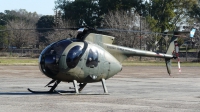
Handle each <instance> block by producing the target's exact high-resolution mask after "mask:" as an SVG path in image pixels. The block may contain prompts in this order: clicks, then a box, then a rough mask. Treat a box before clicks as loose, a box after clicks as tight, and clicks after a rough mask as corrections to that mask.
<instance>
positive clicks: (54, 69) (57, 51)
mask: <svg viewBox="0 0 200 112" xmlns="http://www.w3.org/2000/svg"><path fill="white" fill-rule="evenodd" d="M179 33H180V32H174V35H173V37H172V39H171V41H170V45H169V48H168V50H167V52H166V54H163V53H157V52H151V51H145V50H138V49H133V48H128V47H123V46H117V45H113V41H114V39H115V37H113V36H109V35H105V34H101V33H99V32H97V31H96V30H95V29H91V28H79V29H78V35H77V37H76V38H73V39H64V40H60V41H57V42H54V43H52V44H50V45H48V46H47V47H46V48H45V49H44V50H43V51H42V52H41V54H40V57H39V68H40V70H41V72H42V73H43V74H44V75H46V76H47V77H49V78H51V79H52V80H51V81H50V82H49V83H48V84H47V85H46V86H48V87H51V88H50V90H49V91H46V92H47V93H54V92H55V91H56V90H55V88H56V87H57V86H58V84H59V83H60V82H61V81H63V82H73V85H74V88H73V89H74V93H75V94H80V92H81V91H82V89H83V88H84V87H85V86H86V85H87V83H94V82H102V86H103V90H104V94H108V90H107V87H106V84H105V80H107V79H109V78H111V77H113V76H114V75H115V74H117V73H118V72H120V71H122V64H121V62H123V61H124V60H125V59H126V58H127V57H129V56H146V57H157V58H164V59H165V62H166V67H167V72H168V73H169V75H170V74H171V61H170V60H171V59H173V58H179V56H178V44H177V37H178V35H179ZM179 68H180V63H179ZM53 83H54V84H53ZM78 83H79V88H78V85H77V84H78ZM51 84H53V86H50V85H51ZM28 90H29V91H30V92H32V93H40V92H41V91H33V90H31V89H29V88H28ZM58 93H60V94H64V93H61V92H58Z"/></svg>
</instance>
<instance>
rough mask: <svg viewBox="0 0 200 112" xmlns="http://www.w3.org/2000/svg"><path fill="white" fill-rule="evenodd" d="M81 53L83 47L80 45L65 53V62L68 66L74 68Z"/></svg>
mask: <svg viewBox="0 0 200 112" xmlns="http://www.w3.org/2000/svg"><path fill="white" fill-rule="evenodd" d="M82 55H83V48H82V47H81V46H74V47H73V48H71V49H70V50H69V52H68V54H67V59H66V63H67V66H68V67H69V68H74V67H76V65H77V64H78V62H79V60H80V58H81V56H82Z"/></svg>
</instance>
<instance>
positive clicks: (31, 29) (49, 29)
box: [0, 28, 79, 32]
mask: <svg viewBox="0 0 200 112" xmlns="http://www.w3.org/2000/svg"><path fill="white" fill-rule="evenodd" d="M78 29H79V28H35V29H5V30H0V32H4V31H12V30H78Z"/></svg>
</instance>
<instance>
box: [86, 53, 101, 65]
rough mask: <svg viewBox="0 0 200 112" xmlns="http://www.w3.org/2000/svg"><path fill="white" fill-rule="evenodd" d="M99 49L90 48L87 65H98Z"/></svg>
mask: <svg viewBox="0 0 200 112" xmlns="http://www.w3.org/2000/svg"><path fill="white" fill-rule="evenodd" d="M98 62H99V61H98V51H97V50H96V49H90V50H89V53H88V57H87V61H86V66H87V67H90V68H94V67H97V66H98Z"/></svg>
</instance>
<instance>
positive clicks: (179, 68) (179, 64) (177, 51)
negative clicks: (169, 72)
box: [174, 41, 181, 73]
mask: <svg viewBox="0 0 200 112" xmlns="http://www.w3.org/2000/svg"><path fill="white" fill-rule="evenodd" d="M174 45H175V54H176V58H177V61H178V71H179V73H180V72H181V63H180V57H179V46H178V42H177V41H174Z"/></svg>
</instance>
